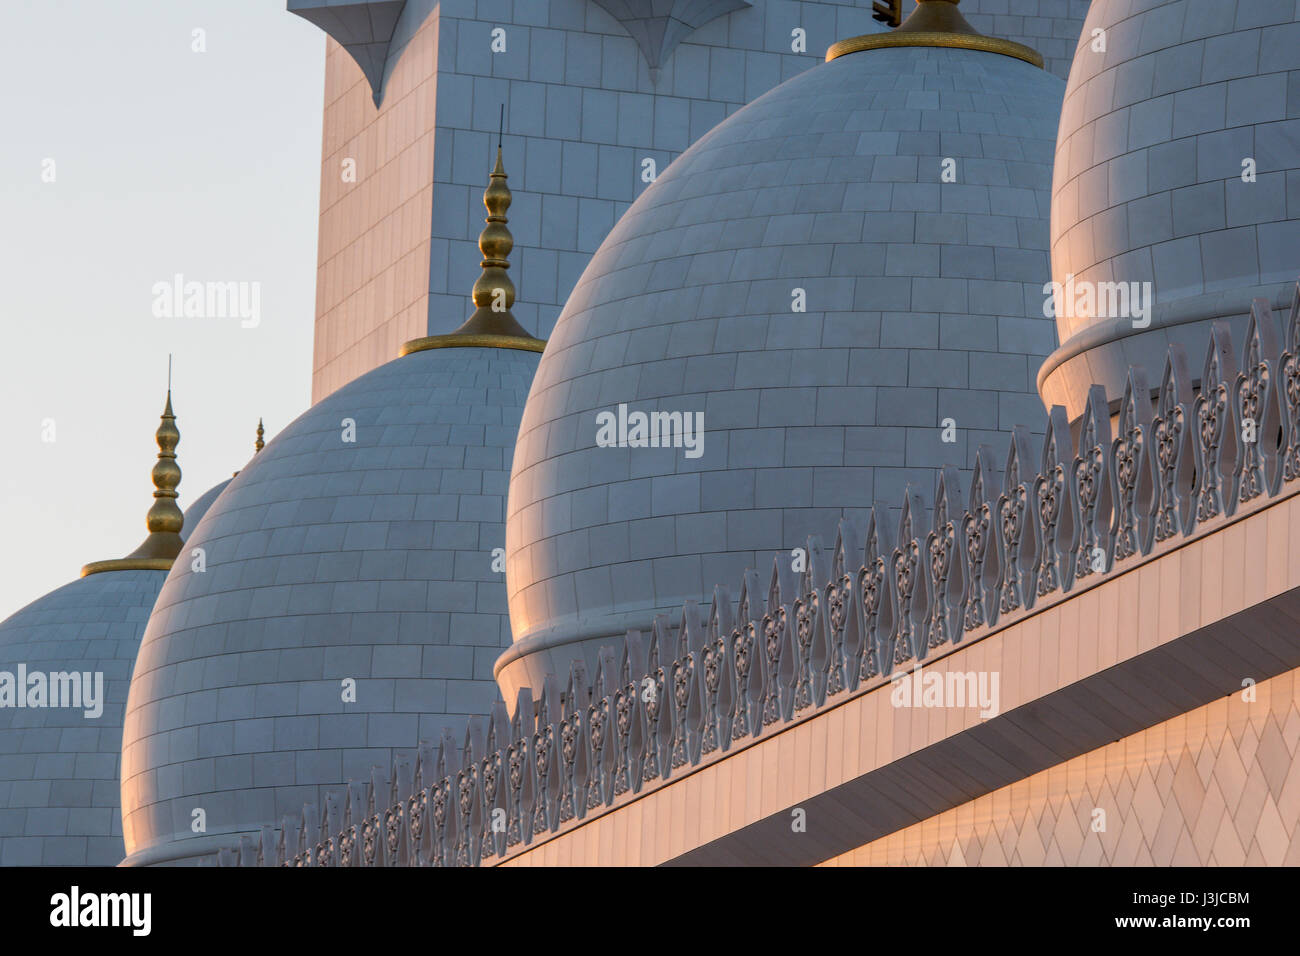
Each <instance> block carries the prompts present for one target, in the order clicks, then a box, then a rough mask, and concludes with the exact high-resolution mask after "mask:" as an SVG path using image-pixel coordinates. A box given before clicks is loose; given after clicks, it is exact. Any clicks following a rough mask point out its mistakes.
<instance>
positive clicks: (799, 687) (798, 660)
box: [794, 535, 829, 714]
mask: <svg viewBox="0 0 1300 956" xmlns="http://www.w3.org/2000/svg"><path fill="white" fill-rule="evenodd" d="M828 576H829V575H828V571H827V567H826V556H825V554H824V553H823V551H822V543H821V539H820V538H818V537H817V536H816V535H813V536H812V537H810V538H809V539H808V545H807V550H806V554H805V556H804V564H803V570H802V572H801V573H800V575H799V596H798V598H796V599H795V602H794V638H795V642H794V649H795V662H794V666H795V675H794V712H795V713H796V714H798V713H802V712H803V711H805V710H807V709H808V708H809V707H812V706H813V704H814V703H815V702H816V691H817V689H816V687H815V686H814V680H813V649H814V645H815V644H817V643H819V642H818V640H817V638H818V633H819V631H820V630H821V624H822V621H821V614H822V608H821V602H822V598H821V588H822V586H823V585H825V583H826V580H827V577H828Z"/></svg>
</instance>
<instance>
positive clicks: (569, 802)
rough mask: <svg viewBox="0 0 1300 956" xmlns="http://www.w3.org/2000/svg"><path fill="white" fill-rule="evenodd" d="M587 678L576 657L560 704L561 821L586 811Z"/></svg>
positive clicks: (583, 813) (580, 815) (578, 815)
mask: <svg viewBox="0 0 1300 956" xmlns="http://www.w3.org/2000/svg"><path fill="white" fill-rule="evenodd" d="M586 697H587V680H586V674H585V668H584V667H583V664H582V662H581V661H574V662H573V665H572V667H571V668H570V670H569V685H568V687H567V688H565V691H564V699H563V702H562V703H561V707H560V714H561V716H560V728H559V736H560V820H559V822H560V823H564V822H565V821H566V820H572V819H574V818H575V817H579V818H580V817H582V816H583V815H585V814H586V807H587V804H586V799H585V794H584V792H583V786H582V785H583V783H584V781H585V777H586V774H585V773H583V771H584V770H585V769H586V768H585V767H584V766H583V764H585V763H586V761H585V759H584V758H585V756H586V749H587V746H586V741H585V740H583V738H582V717H583V711H584V710H586V707H587V700H586Z"/></svg>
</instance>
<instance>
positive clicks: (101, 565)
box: [81, 558, 175, 578]
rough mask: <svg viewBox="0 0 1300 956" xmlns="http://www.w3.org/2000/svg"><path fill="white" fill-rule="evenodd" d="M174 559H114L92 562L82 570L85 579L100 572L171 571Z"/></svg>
mask: <svg viewBox="0 0 1300 956" xmlns="http://www.w3.org/2000/svg"><path fill="white" fill-rule="evenodd" d="M173 561H175V559H174V558H114V559H111V560H108V561H91V562H90V563H89V564H87V565H85V566H84V567H82V569H81V576H82V577H83V578H84V577H86V576H87V575H90V574H98V573H99V572H100V571H170V570H171V569H172V562H173Z"/></svg>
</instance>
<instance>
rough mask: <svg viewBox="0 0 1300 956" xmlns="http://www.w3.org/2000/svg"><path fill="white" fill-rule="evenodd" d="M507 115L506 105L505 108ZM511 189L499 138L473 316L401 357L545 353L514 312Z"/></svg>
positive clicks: (486, 197)
mask: <svg viewBox="0 0 1300 956" xmlns="http://www.w3.org/2000/svg"><path fill="white" fill-rule="evenodd" d="M502 115H503V117H504V106H503V108H502ZM510 201H511V196H510V187H509V186H508V185H506V168H505V165H504V163H503V162H502V160H501V143H500V141H499V140H498V142H497V161H496V165H495V166H494V167H493V168H492V172H491V174H490V175H489V177H488V185H487V189H485V190H484V191H483V205H484V206H485V207H487V219H486V223H487V224H486V225H485V226H484V227H483V231H482V232H481V233H479V237H478V247H479V251H480V252H482V253H483V261H482V262H481V263H479V265H480V266H482V268H483V274H482V275H480V276H479V277H478V281H477V282H475V283H474V289H473V292H472V295H471V297H472V298H473V300H474V305H475V306H476V308H475V309H474V314H473V315H471V316H470V317H469V318H468V319H466V320H465V322H464V324H463V325H461V327H460V328H458V329H456V331H454V332H451V333H449V334H447V335H430V336H426V337H424V338H419V339H412V340H411V341H410V342H407V343H406V344H405V345H403V346H402V351H401V354H402V355H409V354H411V353H412V352H422V351H424V350H425V349H438V348H455V347H457V346H460V347H479V348H509V349H524V350H526V351H530V352H540V351H541V350H542V347H543V346H545V345H546V343H545V342H544V341H542V340H541V339H535V338H533V337H532V336H531V335H529V334H528V332H527V330H526V329H525V328H524V327H523V326H522V325H520V324H519V322H518V320H516V319H515V317H514V314H513V313H512V312H511V311H510V309H511V307H512V306H513V305H514V304H515V284H514V283H513V282H511V281H510V276H508V275H507V274H506V270H507V269H509V268H510V250H511V249H513V248H514V245H515V240H514V237H513V236H512V235H510V230H509V229H508V228H507V226H506V223H507V222H508V221H509V220H507V219H506V210H508V209H509V208H510Z"/></svg>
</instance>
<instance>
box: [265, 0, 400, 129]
mask: <svg viewBox="0 0 1300 956" xmlns="http://www.w3.org/2000/svg"><path fill="white" fill-rule="evenodd" d="M405 6H406V0H361V2H355V3H349V2H346V0H345V2H339V0H288V4H287V9H288V10H289V12H290V13H294V14H297V15H298V16H300V17H302V18H303V19H304V20H308V21H310V22H311V23H313V24H315V25H316V26H318V27H320V28H321V29H322V30H324V31H325V32H326V33H327V34H329V35H330V36H331V37H332V38H333V39H334V41H335V42H337V43H338V44H339V46H341V47H343V49H345V50H347V51H348V55H349V56H351V57H352V59H353V60H355V61H356V64H357V66H359V67H361V72H362V73H364V74H365V77H366V82H368V83H369V84H370V92H371V94H372V96H373V98H374V101H375V106H378V105H379V101H380V99H381V98H382V95H383V88H384V64H385V63H387V62H388V44H389V43H390V42H391V41H392V39H393V32H394V31H395V30H396V29H397V20H398V18H399V17H400V16H401V15H402V9H403V8H404V7H405Z"/></svg>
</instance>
